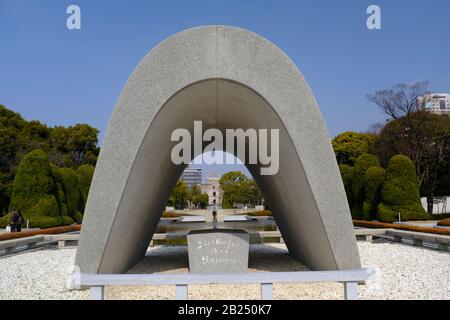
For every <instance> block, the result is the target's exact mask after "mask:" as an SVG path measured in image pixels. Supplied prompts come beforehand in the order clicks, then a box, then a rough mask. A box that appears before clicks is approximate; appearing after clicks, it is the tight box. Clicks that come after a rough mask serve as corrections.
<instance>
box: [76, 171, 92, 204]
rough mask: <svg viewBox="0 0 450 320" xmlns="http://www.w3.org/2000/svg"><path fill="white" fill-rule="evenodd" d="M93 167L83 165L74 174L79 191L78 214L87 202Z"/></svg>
mask: <svg viewBox="0 0 450 320" xmlns="http://www.w3.org/2000/svg"><path fill="white" fill-rule="evenodd" d="M94 170H95V169H94V167H93V166H91V165H89V164H85V165H82V166H80V167H78V169H77V171H76V173H77V176H78V188H79V190H80V201H79V207H78V211H79V212H84V207H85V205H86V202H87V198H88V194H89V188H90V187H91V181H92V177H93V176H94Z"/></svg>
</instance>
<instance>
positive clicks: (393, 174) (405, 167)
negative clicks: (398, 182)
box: [386, 154, 419, 186]
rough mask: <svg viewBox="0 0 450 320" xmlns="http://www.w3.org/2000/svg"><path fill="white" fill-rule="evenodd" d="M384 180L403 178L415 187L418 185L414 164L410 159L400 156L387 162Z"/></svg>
mask: <svg viewBox="0 0 450 320" xmlns="http://www.w3.org/2000/svg"><path fill="white" fill-rule="evenodd" d="M386 178H387V179H393V178H404V179H405V180H407V181H409V182H411V183H413V184H415V185H417V186H418V185H419V181H418V179H417V175H416V168H415V167H414V163H413V162H412V160H411V159H410V158H408V157H407V156H405V155H402V154H398V155H395V156H393V157H392V158H391V159H390V160H389V164H388V167H387V170H386Z"/></svg>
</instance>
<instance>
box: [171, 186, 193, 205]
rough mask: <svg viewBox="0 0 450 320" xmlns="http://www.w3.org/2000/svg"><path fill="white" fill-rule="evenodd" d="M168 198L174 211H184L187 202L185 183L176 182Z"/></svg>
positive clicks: (187, 188) (187, 192) (187, 195)
mask: <svg viewBox="0 0 450 320" xmlns="http://www.w3.org/2000/svg"><path fill="white" fill-rule="evenodd" d="M170 198H171V199H170V200H171V202H172V203H173V206H174V207H175V208H176V209H184V208H185V207H186V206H187V203H188V200H189V187H188V185H187V184H186V182H184V181H182V180H178V181H177V184H176V185H175V188H174V189H173V191H172V195H171V196H170Z"/></svg>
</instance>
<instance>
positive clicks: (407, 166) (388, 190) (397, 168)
mask: <svg viewBox="0 0 450 320" xmlns="http://www.w3.org/2000/svg"><path fill="white" fill-rule="evenodd" d="M381 199H382V201H381V203H380V204H379V205H378V215H377V218H378V220H381V221H385V222H392V221H397V220H398V213H399V212H400V216H401V219H402V220H420V219H426V218H427V213H426V212H425V210H424V209H423V207H422V203H421V201H420V195H419V187H418V182H417V176H416V173H415V168H414V165H413V164H412V161H411V160H410V159H409V158H408V157H406V156H403V155H396V156H394V157H392V158H391V159H390V160H389V164H388V167H387V169H386V181H385V182H384V184H383V187H382V190H381Z"/></svg>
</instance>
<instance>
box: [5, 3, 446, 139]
mask: <svg viewBox="0 0 450 320" xmlns="http://www.w3.org/2000/svg"><path fill="white" fill-rule="evenodd" d="M70 4H76V5H79V6H80V7H81V12H82V29H81V30H76V31H69V30H68V29H67V28H66V19H67V14H66V8H67V6H69V5H70ZM370 4H377V5H379V6H380V7H381V10H382V28H383V29H382V30H377V31H369V30H368V29H367V28H366V19H367V14H366V9H367V7H368V5H370ZM449 12H450V1H448V0H432V1H430V0H428V1H425V0H423V1H408V0H396V1H379V0H372V1H365V0H346V1H333V0H328V1H325V0H323V1H320V0H315V1H298V0H297V1H268V0H259V1H256V0H253V1H252V0H248V1H234V0H231V1H230V0H228V1H213V0H208V1H203V0H195V1H194V0H192V1H187V0H184V1H170V0H165V1H130V0H129V1H114V0H108V1H100V0H97V1H92V0H91V1H75V0H72V1H65V0H58V1H55V0H39V1H37V0H35V1H24V0H0V75H1V82H0V104H4V105H6V106H7V107H9V108H11V109H13V110H15V111H18V112H20V113H21V114H22V115H23V116H24V117H25V118H26V119H28V120H31V119H37V120H41V121H42V122H45V123H47V124H49V125H51V126H53V125H59V124H62V125H72V124H75V123H88V124H91V125H93V126H95V127H97V128H99V129H100V130H101V133H103V132H104V131H105V129H106V126H107V123H108V120H109V117H110V115H111V112H112V109H113V107H114V104H115V102H116V100H117V97H118V96H119V94H120V91H121V89H122V87H123V85H124V84H125V82H126V80H127V78H128V77H129V75H130V73H131V72H132V71H133V69H134V67H135V66H136V65H137V64H138V62H139V61H140V59H141V58H142V57H143V56H144V55H145V54H146V53H147V52H148V51H149V50H150V49H151V48H152V47H154V46H155V45H157V44H158V43H159V42H160V41H162V40H164V39H165V38H167V37H168V36H170V35H172V34H174V33H176V32H178V31H181V30H183V29H186V28H189V27H193V26H198V25H204V24H224V25H233V26H239V27H242V28H246V29H249V30H252V31H254V32H256V33H258V34H260V35H262V36H264V37H265V38H267V39H269V40H271V41H272V42H274V43H275V44H276V45H277V46H279V47H280V48H281V49H282V50H284V51H285V52H286V53H287V54H288V55H289V56H290V58H291V59H292V60H293V61H294V63H295V64H296V65H297V66H298V67H299V69H300V70H301V71H302V73H303V74H304V76H305V78H306V80H307V81H308V82H309V84H310V86H311V88H312V90H313V92H314V94H315V96H316V98H317V100H318V102H319V105H320V108H321V111H322V113H323V115H324V118H325V122H326V124H327V127H328V130H329V133H330V136H331V137H332V136H335V135H336V134H338V133H340V132H343V131H347V130H354V131H363V130H366V129H367V128H368V126H369V125H370V124H371V123H374V122H380V121H384V119H385V116H384V115H382V114H381V113H380V112H379V111H378V110H377V109H376V107H375V106H374V105H372V104H371V103H369V102H368V101H367V99H366V97H365V95H366V94H368V93H372V92H374V91H375V90H377V89H383V88H387V87H389V86H391V85H393V84H396V83H399V82H405V83H411V82H415V81H424V80H427V81H429V82H430V87H429V88H430V90H432V91H436V92H449V91H450V41H449V39H450V15H449ZM102 137H103V134H101V138H102Z"/></svg>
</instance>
